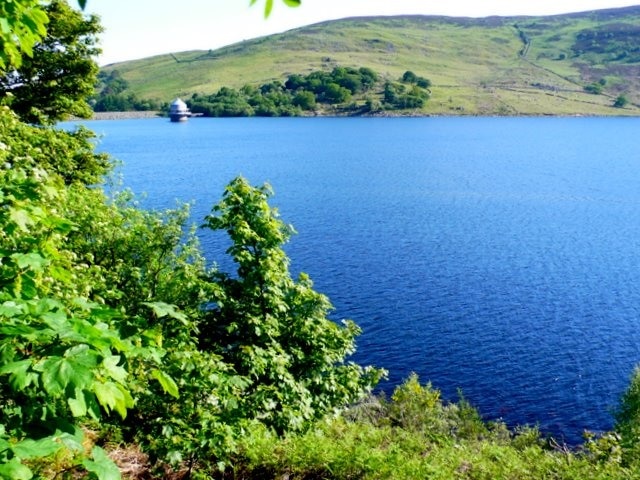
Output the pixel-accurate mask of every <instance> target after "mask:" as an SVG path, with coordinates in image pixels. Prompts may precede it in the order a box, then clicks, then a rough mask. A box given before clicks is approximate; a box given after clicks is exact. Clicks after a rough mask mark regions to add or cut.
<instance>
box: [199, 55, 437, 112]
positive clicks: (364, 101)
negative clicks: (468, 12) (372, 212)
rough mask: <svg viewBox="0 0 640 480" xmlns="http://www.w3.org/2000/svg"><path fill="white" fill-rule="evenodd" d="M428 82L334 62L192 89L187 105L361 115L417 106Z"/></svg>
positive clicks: (410, 74) (226, 109)
mask: <svg viewBox="0 0 640 480" xmlns="http://www.w3.org/2000/svg"><path fill="white" fill-rule="evenodd" d="M430 87H431V82H430V81H429V80H428V79H426V78H424V77H419V76H417V75H416V74H414V73H413V72H409V71H408V72H405V74H404V75H403V77H402V78H401V79H399V80H398V81H397V82H390V81H382V80H381V78H380V75H378V74H377V73H376V72H374V71H373V70H372V69H370V68H367V67H360V68H353V67H335V68H334V69H333V70H332V71H330V72H329V71H314V72H311V73H309V74H307V75H302V74H292V75H289V77H288V78H287V79H286V80H285V81H284V82H280V81H273V82H270V83H266V84H264V85H261V86H260V87H255V86H251V85H245V86H244V87H242V88H240V89H238V90H236V89H234V88H231V87H222V88H220V90H218V92H216V93H214V94H212V95H201V94H197V93H196V94H194V95H193V96H192V97H191V98H190V99H189V100H188V101H187V104H188V106H189V108H190V109H191V111H192V112H193V113H196V114H201V115H203V116H206V117H245V116H260V117H281V116H300V115H310V114H313V113H315V112H318V111H322V112H325V113H326V112H333V113H351V114H364V113H372V112H376V111H383V110H402V109H417V108H422V107H423V106H424V105H425V103H426V101H427V100H428V99H429V95H430V90H429V88H430Z"/></svg>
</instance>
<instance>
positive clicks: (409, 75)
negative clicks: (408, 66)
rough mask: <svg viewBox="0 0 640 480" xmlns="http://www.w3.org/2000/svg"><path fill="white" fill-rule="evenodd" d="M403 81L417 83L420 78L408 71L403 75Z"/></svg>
mask: <svg viewBox="0 0 640 480" xmlns="http://www.w3.org/2000/svg"><path fill="white" fill-rule="evenodd" d="M402 81H403V82H406V83H416V82H417V81H418V76H417V75H416V74H415V73H413V72H412V71H410V70H407V71H406V72H404V74H403V75H402Z"/></svg>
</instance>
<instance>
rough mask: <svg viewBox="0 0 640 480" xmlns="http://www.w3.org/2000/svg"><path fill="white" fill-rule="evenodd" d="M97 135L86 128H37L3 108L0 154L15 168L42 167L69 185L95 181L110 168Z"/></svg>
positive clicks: (93, 182)
mask: <svg viewBox="0 0 640 480" xmlns="http://www.w3.org/2000/svg"><path fill="white" fill-rule="evenodd" d="M94 138H95V134H94V133H93V132H91V131H89V130H88V129H86V128H82V127H80V128H78V129H77V130H76V131H74V132H67V131H63V130H58V129H55V128H51V127H40V128H36V127H33V126H31V125H27V124H25V123H23V122H20V121H19V120H18V119H17V118H16V116H15V115H14V114H12V113H10V112H9V109H8V108H7V107H0V139H1V140H0V142H1V143H0V149H1V151H0V155H3V158H4V160H3V162H7V164H8V165H9V166H11V167H12V168H18V167H29V168H31V167H33V166H34V165H37V166H39V167H40V168H42V169H43V170H45V171H48V172H50V173H53V174H56V175H58V176H59V177H60V178H61V179H62V180H63V181H64V183H65V184H67V185H70V184H72V183H80V184H84V185H87V184H95V183H98V182H100V181H101V180H102V178H103V176H104V175H105V174H106V173H107V172H108V171H109V170H110V168H111V163H110V161H109V159H108V157H107V155H105V154H102V153H96V152H95V150H94V144H93V142H92V140H93V139H94Z"/></svg>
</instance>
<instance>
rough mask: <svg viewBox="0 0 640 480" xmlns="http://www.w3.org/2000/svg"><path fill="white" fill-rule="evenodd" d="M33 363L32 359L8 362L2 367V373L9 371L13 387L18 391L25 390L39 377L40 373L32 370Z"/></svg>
mask: <svg viewBox="0 0 640 480" xmlns="http://www.w3.org/2000/svg"><path fill="white" fill-rule="evenodd" d="M31 363H32V362H31V360H30V359H28V360H21V361H19V362H12V363H8V364H6V365H3V366H2V368H0V375H5V374H7V373H9V374H10V377H9V384H10V385H11V388H13V389H14V390H17V391H21V390H24V389H25V388H27V387H28V386H29V385H31V384H32V383H33V382H34V381H35V380H36V379H37V378H38V375H36V374H35V373H33V372H31V371H30V367H31Z"/></svg>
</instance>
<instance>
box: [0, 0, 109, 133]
mask: <svg viewBox="0 0 640 480" xmlns="http://www.w3.org/2000/svg"><path fill="white" fill-rule="evenodd" d="M44 12H46V15H47V17H48V19H49V23H48V26H47V33H46V35H45V36H44V37H43V38H42V39H41V40H39V41H38V42H37V43H36V44H35V45H34V46H33V49H32V52H31V53H32V55H31V56H27V57H24V58H23V59H22V62H21V65H20V66H17V67H14V66H11V67H10V68H7V69H4V70H3V71H2V72H0V96H3V97H5V100H6V99H7V98H10V103H11V108H12V110H13V111H15V112H16V113H17V114H18V115H19V116H20V117H21V118H22V119H23V120H24V121H26V122H30V123H39V124H50V123H54V122H56V121H58V120H63V119H65V118H67V117H68V116H70V115H75V116H79V117H89V116H91V108H90V107H89V105H88V103H87V102H86V99H87V97H88V96H89V95H91V94H92V93H93V91H94V85H95V83H96V75H97V73H98V66H97V65H96V63H95V62H94V61H93V60H92V58H91V57H92V56H94V55H97V54H98V53H99V52H100V50H99V49H98V48H97V46H96V42H97V39H96V35H97V34H98V33H100V32H101V31H102V29H101V27H100V24H99V23H98V18H97V17H95V16H91V17H89V18H88V19H85V18H83V16H82V15H81V14H80V13H79V12H77V11H76V10H74V9H72V8H71V7H70V6H69V5H68V4H67V3H66V2H65V1H64V0H54V1H52V2H51V3H50V4H48V5H47V6H46V7H45V9H44ZM8 94H11V97H7V95H8Z"/></svg>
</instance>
